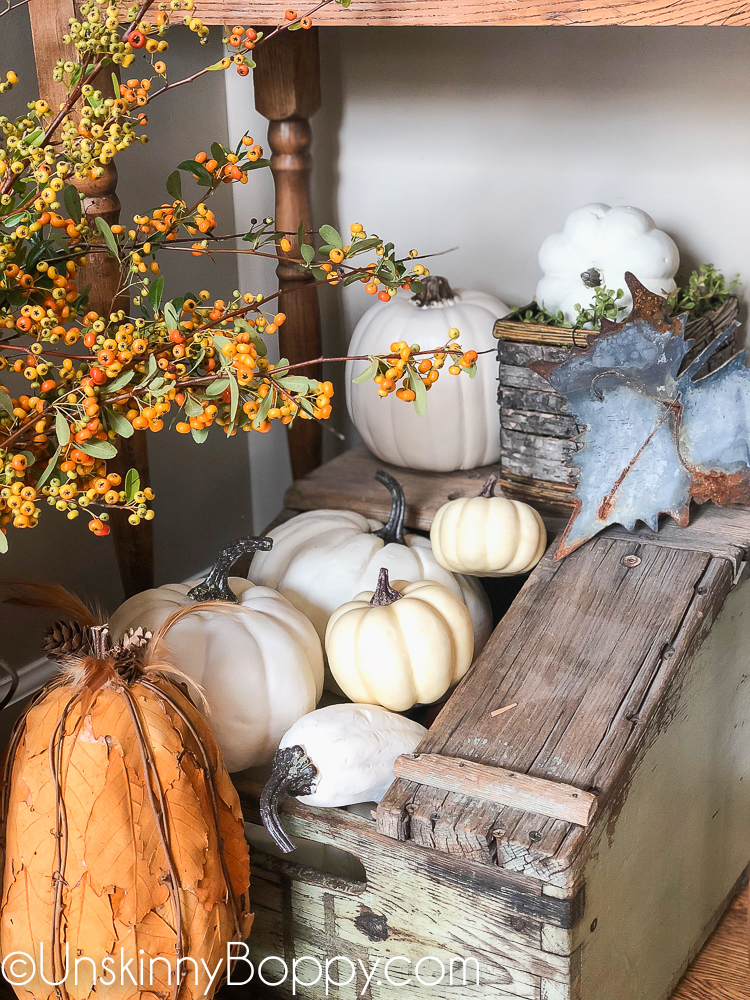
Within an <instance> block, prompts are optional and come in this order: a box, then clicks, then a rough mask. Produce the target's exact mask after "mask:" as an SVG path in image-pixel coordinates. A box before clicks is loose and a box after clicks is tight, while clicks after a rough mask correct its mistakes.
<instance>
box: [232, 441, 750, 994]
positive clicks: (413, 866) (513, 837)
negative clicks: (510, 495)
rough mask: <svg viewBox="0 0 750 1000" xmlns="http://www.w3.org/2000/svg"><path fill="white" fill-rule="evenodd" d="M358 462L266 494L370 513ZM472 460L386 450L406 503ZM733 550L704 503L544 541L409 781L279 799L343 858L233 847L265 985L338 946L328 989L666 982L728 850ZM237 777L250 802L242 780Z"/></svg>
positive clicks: (748, 824) (742, 590)
mask: <svg viewBox="0 0 750 1000" xmlns="http://www.w3.org/2000/svg"><path fill="white" fill-rule="evenodd" d="M375 468H376V463H375V460H374V459H372V458H370V457H369V456H368V455H367V454H366V453H365V452H364V451H363V450H361V449H357V450H355V451H354V452H350V453H349V454H348V455H345V456H343V457H342V458H339V459H337V460H335V461H334V462H333V463H330V464H329V466H328V467H323V468H322V469H320V470H317V471H316V472H314V473H313V474H312V475H311V476H310V477H308V478H307V479H306V480H303V481H301V482H298V483H297V484H295V485H294V486H293V487H292V488H291V490H290V491H289V494H288V495H287V501H288V505H289V506H290V507H292V508H295V509H302V508H309V507H320V506H352V507H355V508H356V509H358V510H366V511H367V512H368V513H371V514H373V515H374V516H378V515H379V514H380V513H382V512H383V511H382V498H381V497H380V496H379V492H380V491H379V489H378V487H377V485H376V484H372V482H371V479H372V473H373V471H374V469H375ZM395 471H396V470H394V472H395ZM484 471H485V470H474V471H473V472H470V473H454V474H451V475H448V476H439V477H433V476H430V475H426V474H419V473H412V472H404V471H403V470H398V475H399V476H400V477H401V479H402V481H403V483H404V487H405V490H406V495H407V499H408V500H409V501H410V506H409V511H408V521H409V523H410V524H411V525H412V526H414V527H417V528H423V529H424V528H426V527H427V526H428V525H429V522H430V520H431V517H432V514H433V513H434V510H435V509H436V507H437V506H439V505H440V504H441V503H442V502H444V500H445V498H446V495H463V494H468V493H472V492H475V491H476V486H477V481H478V480H480V479H481V478H482V476H483V475H484ZM749 550H750V511H749V510H746V509H738V508H735V509H729V510H718V509H716V508H709V507H706V508H703V509H701V510H697V511H696V512H695V515H694V523H693V524H692V525H691V526H690V527H689V528H687V529H678V528H676V527H675V526H673V525H672V524H671V523H670V524H665V525H664V527H663V529H662V530H661V531H660V532H659V534H658V535H654V534H653V533H652V532H648V531H643V532H640V533H638V534H629V533H627V532H625V531H623V530H618V529H615V530H610V531H609V532H608V533H606V534H604V535H602V536H600V537H599V538H597V539H595V540H594V541H592V542H591V543H589V544H588V545H586V546H584V547H583V548H582V549H580V550H578V551H577V552H575V553H574V554H573V555H572V556H570V557H569V558H568V559H566V560H565V561H563V562H557V563H556V562H554V561H553V560H552V558H551V556H550V555H548V556H546V557H545V559H544V560H543V561H542V562H541V563H540V565H539V566H538V567H537V568H536V570H535V571H534V572H533V573H532V574H531V576H530V577H529V578H528V579H527V580H526V582H525V583H524V584H523V587H522V588H521V589H520V592H518V594H517V596H516V597H515V599H514V600H513V602H512V604H511V606H510V608H509V610H508V611H507V613H506V614H505V616H504V617H503V619H502V621H501V622H500V623H499V625H498V626H497V628H496V629H495V632H494V634H493V636H492V638H491V639H490V641H489V644H488V645H487V647H486V648H485V650H484V652H483V653H482V655H481V657H480V658H479V660H478V661H477V663H476V664H475V666H474V667H473V668H472V670H471V671H470V672H469V674H468V675H467V676H466V678H465V679H464V680H463V681H462V683H461V684H460V685H459V686H458V688H457V689H456V690H455V691H454V693H453V694H452V696H451V697H450V699H449V700H448V702H447V703H446V705H445V706H444V707H443V709H442V711H441V712H440V713H439V715H438V716H437V718H436V719H435V721H434V722H433V723H432V727H431V729H430V731H429V733H428V735H427V737H426V738H425V739H424V741H423V744H422V745H421V746H420V747H419V755H418V756H417V758H416V759H413V760H411V759H407V760H406V766H407V768H409V769H410V770H411V771H414V772H415V773H418V774H419V775H420V780H419V781H415V780H406V779H404V778H399V779H397V780H395V781H394V783H393V785H392V786H391V788H390V790H389V792H388V793H387V795H386V797H385V799H384V800H383V801H382V803H381V804H380V807H379V808H378V810H377V812H376V814H375V818H374V819H371V818H363V817H361V816H359V815H353V814H351V813H349V812H347V811H344V810H337V809H328V810H315V809H311V808H307V807H304V806H302V805H300V804H299V803H296V802H293V803H291V804H290V805H289V806H288V807H287V808H286V809H285V813H284V822H285V825H287V826H288V828H289V830H290V832H292V833H293V835H294V836H295V837H298V838H302V840H306V841H314V842H317V843H318V844H322V845H328V846H330V847H333V848H338V849H340V850H343V851H345V852H347V853H348V854H349V855H351V856H353V857H354V858H356V859H358V861H357V862H356V863H355V862H353V869H352V871H353V874H351V875H350V876H348V877H342V876H341V875H332V874H331V873H330V870H329V871H326V870H324V869H325V868H326V867H328V865H327V862H326V861H325V857H323V856H321V857H322V863H321V865H319V866H318V865H314V866H313V865H306V864H300V863H299V861H297V860H295V855H294V854H292V855H290V856H289V857H288V858H284V859H282V858H278V857H273V856H272V855H271V854H270V853H268V852H266V851H265V850H257V849H255V850H253V858H252V861H253V876H252V886H251V898H252V900H253V903H254V908H255V913H256V918H255V925H254V928H253V934H252V937H251V941H250V946H251V951H252V957H253V958H254V960H255V961H256V963H257V962H259V961H260V960H261V959H262V958H263V957H265V956H278V957H279V958H281V959H283V960H284V961H285V962H286V963H287V965H288V968H289V976H288V978H287V980H286V983H285V984H284V985H281V986H279V987H278V988H275V989H273V990H272V991H271V993H270V995H273V996H280V997H284V996H291V995H292V981H291V970H292V968H293V963H294V961H295V959H297V960H300V959H303V958H305V959H306V958H307V957H310V958H316V959H317V960H318V961H319V962H320V963H321V966H322V968H323V970H325V963H326V961H327V960H333V959H336V958H337V956H342V957H343V958H344V959H348V960H349V961H350V962H352V963H353V967H354V969H355V971H354V973H352V972H351V969H350V968H349V966H348V965H347V964H346V962H339V963H338V964H337V963H336V962H332V964H331V966H330V975H331V978H332V979H333V980H336V979H337V978H338V979H340V981H341V982H342V984H344V985H341V986H334V985H331V984H330V983H329V984H328V995H334V996H337V997H340V998H342V1000H349V998H352V1000H353V998H355V997H367V998H370V1000H396V998H398V1000H402V998H409V997H415V998H416V997H418V996H421V995H422V994H423V993H424V991H425V990H427V991H428V993H427V994H426V995H429V996H431V997H434V998H436V1000H453V998H456V1000H464V998H465V1000H469V998H471V1000H479V998H482V1000H489V998H493V997H497V998H504V1000H508V998H519V1000H666V998H667V997H668V996H669V995H670V992H671V990H672V989H673V988H674V986H675V985H676V983H677V981H678V979H679V978H680V976H681V974H682V972H683V971H684V969H685V968H686V966H687V964H688V963H689V961H690V960H691V959H692V957H693V956H694V955H695V954H696V952H697V950H698V949H699V948H700V946H701V945H702V943H703V941H704V940H705V939H706V937H707V936H708V934H709V933H710V931H711V930H712V928H713V926H714V924H715V922H716V921H717V920H718V918H719V916H720V915H721V913H722V911H723V909H724V907H725V905H726V903H727V902H728V901H729V899H731V897H732V895H733V893H734V892H735V891H736V890H737V888H738V887H739V885H740V884H741V881H742V879H743V876H744V872H745V869H746V867H747V865H748V861H750V714H749V712H750V652H749V651H750V582H748V581H747V580H746V576H747V563H746V554H747V552H748V551H749ZM512 703H516V706H517V707H516V708H514V709H512V710H510V711H507V712H505V713H503V714H502V715H499V716H493V715H492V712H493V710H495V709H497V708H499V707H502V706H505V705H508V704H512ZM425 755H431V756H429V757H427V756H425ZM432 755H439V759H438V760H437V761H436V760H435V758H434V757H433V756H432ZM476 765H481V767H480V768H477V767H476ZM446 770H447V776H446ZM461 775H463V777H461ZM529 779H531V780H529ZM431 781H436V782H437V783H438V784H439V785H442V787H435V785H434V784H432V783H431ZM239 786H240V789H241V793H242V794H243V795H244V802H245V806H246V808H247V811H248V818H250V816H251V814H252V813H253V809H254V795H255V794H256V793H257V785H256V782H255V781H254V779H253V776H252V775H250V774H247V775H245V776H239ZM566 786H567V787H566ZM488 794H489V795H490V796H491V797H489V798H488V797H486V796H487V795H488ZM513 803H515V804H513ZM521 804H522V805H523V807H521ZM571 809H572V811H573V814H574V815H575V818H576V819H577V822H572V821H571V819H570V817H569V814H570V811H571ZM563 816H565V817H566V818H561V817H563ZM301 842H302V841H301ZM389 960H390V965H389V964H387V963H388V962H389ZM360 963H361V964H360ZM420 963H421V964H420ZM440 963H442V965H441V964H440ZM451 968H452V979H451ZM373 969H374V971H373ZM263 975H264V978H265V979H266V980H267V981H268V982H275V981H276V980H278V979H281V978H282V976H283V969H282V967H281V965H280V964H279V963H278V962H274V963H267V965H266V966H264V969H263ZM315 976H316V970H315V966H314V964H313V963H312V962H309V961H306V962H303V963H301V964H300V965H299V967H298V981H297V983H296V984H295V989H296V995H297V996H299V997H303V998H310V1000H312V998H318V997H324V996H326V983H325V978H324V977H323V978H321V979H320V980H319V981H318V982H317V983H315V984H313V985H307V986H305V985H301V984H300V982H299V980H304V981H308V982H310V981H312V980H314V979H315ZM324 976H325V972H324ZM420 979H421V982H420ZM347 980H350V981H349V982H347ZM256 982H257V980H256ZM431 982H432V985H429V984H430V983H431Z"/></svg>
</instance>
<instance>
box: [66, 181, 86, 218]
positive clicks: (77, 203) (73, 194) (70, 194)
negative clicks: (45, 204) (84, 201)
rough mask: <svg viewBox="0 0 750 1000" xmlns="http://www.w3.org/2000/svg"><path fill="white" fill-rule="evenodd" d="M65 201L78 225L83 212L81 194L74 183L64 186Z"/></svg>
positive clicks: (69, 213) (69, 212) (70, 214)
mask: <svg viewBox="0 0 750 1000" xmlns="http://www.w3.org/2000/svg"><path fill="white" fill-rule="evenodd" d="M63 201H64V202H65V207H66V208H67V210H68V215H69V216H70V217H71V219H72V220H73V222H75V223H76V225H77V224H78V223H79V222H80V221H81V219H82V218H83V215H82V213H81V196H80V194H79V193H78V192H77V191H76V189H75V188H74V187H73V185H72V184H66V185H65V187H64V188H63Z"/></svg>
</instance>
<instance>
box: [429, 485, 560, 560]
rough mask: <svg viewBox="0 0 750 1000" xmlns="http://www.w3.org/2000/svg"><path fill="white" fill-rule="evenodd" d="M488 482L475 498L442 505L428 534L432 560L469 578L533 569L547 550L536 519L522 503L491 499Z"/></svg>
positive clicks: (492, 493)
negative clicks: (432, 553)
mask: <svg viewBox="0 0 750 1000" xmlns="http://www.w3.org/2000/svg"><path fill="white" fill-rule="evenodd" d="M496 483H497V476H490V478H489V479H488V480H487V482H486V483H485V484H484V487H483V488H482V492H481V493H480V494H479V496H476V497H459V498H458V499H457V500H450V501H448V503H445V504H443V506H442V507H440V509H439V510H438V511H437V513H436V514H435V517H434V518H433V521H432V527H431V528H430V541H431V542H432V551H433V552H434V553H435V558H436V559H437V561H438V562H439V563H440V565H441V566H444V567H445V568H446V569H449V570H451V571H452V572H454V573H466V574H468V575H469V576H514V575H516V574H517V573H528V572H529V571H530V570H532V569H533V568H534V566H536V564H537V563H538V562H539V560H540V559H541V558H542V556H543V555H544V550H545V549H546V547H547V531H546V529H545V527H544V521H543V520H542V519H541V517H540V516H539V513H538V512H537V511H536V510H534V508H533V507H530V506H529V505H528V504H526V503H522V502H521V501H520V500H509V499H507V498H506V497H496V496H495V485H496Z"/></svg>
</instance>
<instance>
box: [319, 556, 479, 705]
mask: <svg viewBox="0 0 750 1000" xmlns="http://www.w3.org/2000/svg"><path fill="white" fill-rule="evenodd" d="M326 653H327V655H328V665H329V667H330V668H331V673H332V674H333V676H334V679H335V680H336V683H337V684H338V685H339V687H340V688H341V690H342V691H343V692H344V694H345V695H346V696H347V698H350V699H351V700H352V701H354V702H359V703H362V704H365V705H382V706H383V708H388V709H390V710H391V711H392V712H407V711H408V710H409V709H410V708H413V707H414V705H418V704H422V705H431V704H432V703H433V702H435V701H439V700H440V699H441V698H442V697H443V695H444V694H445V693H446V691H449V690H450V689H451V688H452V687H453V686H454V685H456V684H458V682H459V681H460V680H461V678H462V677H463V676H464V674H465V673H466V671H467V670H468V669H469V667H470V666H471V661H472V659H473V653H474V636H473V634H472V628H471V618H470V617H469V612H468V611H467V609H466V605H465V604H464V603H463V601H461V600H459V599H458V598H457V597H456V595H455V594H452V593H451V592H450V590H448V588H447V587H444V586H443V585H442V584H441V583H434V582H433V581H432V580H418V581H417V582H416V583H404V582H403V581H401V580H398V581H394V583H393V585H392V586H391V584H390V582H389V579H388V570H387V569H381V571H380V577H379V579H378V585H377V587H376V589H375V591H374V592H373V591H369V590H368V591H365V592H364V593H363V594H358V595H357V597H355V599H354V600H353V601H349V602H348V603H347V604H344V605H342V606H341V607H340V608H337V609H336V611H334V612H333V614H332V615H331V617H330V618H329V619H328V628H327V629H326Z"/></svg>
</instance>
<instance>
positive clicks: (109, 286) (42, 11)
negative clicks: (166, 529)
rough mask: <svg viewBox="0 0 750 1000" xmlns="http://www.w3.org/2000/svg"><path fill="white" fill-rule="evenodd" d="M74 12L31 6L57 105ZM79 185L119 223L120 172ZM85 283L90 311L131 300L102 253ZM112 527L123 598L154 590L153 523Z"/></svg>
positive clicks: (142, 462)
mask: <svg viewBox="0 0 750 1000" xmlns="http://www.w3.org/2000/svg"><path fill="white" fill-rule="evenodd" d="M73 13H74V10H73V4H72V3H68V2H67V0H65V2H61V0H34V2H33V3H31V4H29V16H30V18H31V28H32V33H33V38H34V54H35V58H36V67H37V79H38V82H39V91H40V94H42V95H43V96H44V97H45V98H46V99H47V100H48V101H49V103H50V105H52V106H53V107H54V106H55V105H59V104H60V103H61V102H62V101H64V100H65V98H66V93H67V92H66V89H65V87H64V85H63V84H62V83H59V82H55V80H53V78H52V73H53V70H54V68H55V64H56V62H57V60H58V59H59V58H61V56H63V55H64V54H65V46H64V45H63V41H62V38H63V35H64V34H65V32H66V31H67V28H68V20H69V18H70V17H72V16H73ZM97 85H98V86H99V88H100V89H101V90H102V92H104V93H105V95H107V94H111V93H112V75H111V72H110V71H105V72H103V73H102V74H101V75H100V79H98V80H97ZM76 187H77V188H78V190H79V192H80V193H81V196H82V199H83V211H84V213H85V215H86V218H87V219H88V221H89V224H90V225H91V228H92V229H93V230H94V231H96V225H95V219H96V217H97V216H100V217H102V218H104V219H106V221H107V222H108V223H109V224H110V225H113V224H114V223H116V222H117V221H118V220H119V216H120V199H119V198H118V197H117V190H116V189H117V170H116V168H115V166H114V164H111V165H110V166H108V167H105V169H104V174H103V175H102V177H100V178H99V180H85V181H76ZM86 279H87V281H89V282H90V283H91V292H90V295H89V302H90V305H91V308H92V309H95V310H96V311H97V312H99V313H102V314H103V315H108V314H109V313H110V312H111V311H112V309H113V308H127V305H128V300H127V299H125V300H123V299H122V298H120V299H117V290H118V288H119V286H120V268H119V265H118V263H117V261H116V260H115V259H114V258H112V257H110V256H105V255H104V254H101V255H96V256H95V257H92V258H91V260H90V262H89V264H88V265H87V267H86ZM132 466H136V467H137V468H138V469H139V471H140V473H141V481H142V482H143V484H144V485H146V484H147V482H148V480H147V476H148V450H147V444H146V436H145V434H143V433H141V432H137V433H136V434H135V435H134V436H133V437H132V438H130V439H128V440H123V441H122V442H121V451H120V455H119V456H118V459H117V460H114V461H113V462H111V463H110V467H111V468H112V471H116V472H119V473H120V474H121V475H122V476H123V477H124V475H125V472H127V470H128V469H129V468H131V467H132ZM111 526H112V536H113V539H114V544H115V552H116V554H117V562H118V566H119V569H120V576H121V578H122V583H123V587H124V589H125V596H126V597H129V596H130V595H132V594H134V593H137V592H138V591H140V590H145V589H148V588H149V587H152V586H153V579H154V543H153V528H152V524H151V522H150V521H142V522H141V524H140V525H139V526H138V527H137V528H134V527H132V526H131V525H130V524H128V522H127V516H126V515H125V514H124V513H123V514H115V515H114V516H113V517H112V521H111Z"/></svg>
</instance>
